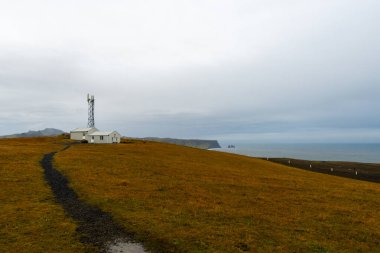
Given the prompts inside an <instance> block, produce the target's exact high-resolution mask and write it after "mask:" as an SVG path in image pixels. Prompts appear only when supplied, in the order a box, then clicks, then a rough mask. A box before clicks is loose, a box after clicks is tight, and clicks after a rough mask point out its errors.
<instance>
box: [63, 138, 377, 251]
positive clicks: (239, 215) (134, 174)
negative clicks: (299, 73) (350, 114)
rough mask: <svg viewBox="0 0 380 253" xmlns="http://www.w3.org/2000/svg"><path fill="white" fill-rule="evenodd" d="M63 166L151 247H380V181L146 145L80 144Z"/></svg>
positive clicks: (87, 194) (77, 185)
mask: <svg viewBox="0 0 380 253" xmlns="http://www.w3.org/2000/svg"><path fill="white" fill-rule="evenodd" d="M56 165H57V167H58V168H59V169H60V170H61V171H63V172H64V173H65V174H66V175H67V176H68V177H69V178H70V179H71V182H72V186H73V187H74V189H76V190H77V191H78V192H79V194H80V196H81V197H82V198H83V199H86V200H88V201H89V202H91V203H93V204H96V205H98V206H100V207H101V208H102V209H104V210H106V211H108V212H111V213H112V214H113V215H114V216H115V218H116V219H117V220H118V221H119V222H120V223H122V224H123V225H124V226H125V227H127V228H128V229H129V230H130V231H134V232H136V233H137V234H138V235H140V238H141V239H142V240H144V241H146V242H147V243H148V244H150V245H151V246H152V247H153V248H154V247H163V246H164V247H167V248H166V250H167V251H169V250H170V249H171V248H172V247H173V248H174V247H175V248H176V249H177V250H180V251H183V252H238V251H239V250H241V251H250V252H271V251H273V252H339V251H344V252H378V251H379V250H380V246H379V244H380V220H379V219H378V217H377V215H378V214H379V213H380V198H379V196H380V185H379V184H375V183H368V182H358V181H354V180H351V179H345V178H339V177H333V176H329V175H323V174H318V173H313V172H309V171H304V170H299V169H295V168H289V167H286V166H283V165H278V164H274V163H270V162H266V161H262V160H258V159H254V158H249V157H244V156H238V155H233V154H226V153H220V152H215V151H205V150H199V149H194V148H187V147H180V146H176V145H170V144H163V143H153V142H146V143H144V142H139V141H136V142H134V143H129V144H121V145H76V146H73V147H72V148H70V149H68V150H67V151H65V152H62V153H59V154H58V156H57V157H56ZM162 242H165V244H162Z"/></svg>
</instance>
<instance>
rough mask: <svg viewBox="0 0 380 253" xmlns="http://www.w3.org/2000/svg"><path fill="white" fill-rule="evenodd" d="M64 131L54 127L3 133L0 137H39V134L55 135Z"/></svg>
mask: <svg viewBox="0 0 380 253" xmlns="http://www.w3.org/2000/svg"><path fill="white" fill-rule="evenodd" d="M63 133H65V132H64V131H62V130H59V129H55V128H45V129H44V130H38V131H28V132H26V133H19V134H11V135H3V136H0V138H20V137H21V138H22V137H39V136H57V135H60V134H63Z"/></svg>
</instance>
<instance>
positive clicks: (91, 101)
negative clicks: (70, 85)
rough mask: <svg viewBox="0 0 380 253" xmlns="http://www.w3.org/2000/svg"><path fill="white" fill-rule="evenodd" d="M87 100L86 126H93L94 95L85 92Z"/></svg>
mask: <svg viewBox="0 0 380 253" xmlns="http://www.w3.org/2000/svg"><path fill="white" fill-rule="evenodd" d="M87 102H88V123H87V127H95V118H94V107H95V97H94V95H91V96H90V94H87Z"/></svg>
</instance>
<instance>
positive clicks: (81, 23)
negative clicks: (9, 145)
mask: <svg viewBox="0 0 380 253" xmlns="http://www.w3.org/2000/svg"><path fill="white" fill-rule="evenodd" d="M379 24H380V1H379V0H328V1H327V0H326V1H324V0H320V1H315V0H287V1H283V0H247V1H239V0H231V1H226V0H215V1H207V0H199V1H196V0H192V1H188V0H187V1H181V0H173V1H163V0H161V1H126V0H123V1H121V0H120V1H117V0H113V1H105V0H104V1H94V0H88V1H85V0H79V1H78V0H72V1H58V0H57V1H53V0H46V1H39V0H34V1H20V0H14V1H7V0H0V135H2V134H10V133H14V132H24V131H28V130H38V129H43V128H45V127H54V128H59V129H62V130H65V131H69V130H70V129H73V128H76V127H84V126H86V125H87V101H86V96H87V93H91V94H94V95H95V99H96V101H95V124H96V127H98V128H99V129H102V130H113V129H116V130H118V131H119V132H120V133H121V134H123V135H126V136H139V137H142V136H160V137H181V138H213V139H219V140H247V139H248V140H251V141H257V142H380V75H379V74H380V64H379V63H380V29H379Z"/></svg>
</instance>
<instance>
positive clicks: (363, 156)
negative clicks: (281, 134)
mask: <svg viewBox="0 0 380 253" xmlns="http://www.w3.org/2000/svg"><path fill="white" fill-rule="evenodd" d="M220 143H221V146H222V148H220V149H216V150H218V151H224V152H230V153H236V154H241V155H247V156H252V157H269V158H271V157H278V158H280V157H286V158H295V159H303V160H314V161H350V162H365V163H380V143H374V144H372V143H371V144H367V143H365V144H364V143H360V144H358V143H355V144H347V143H344V144H331V143H328V144H321V143H318V144H315V143H313V144H311V143H308V144H304V143H302V144H300V143H297V144H257V143H233V142H231V143H224V142H220ZM228 145H235V148H227V146H228Z"/></svg>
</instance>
